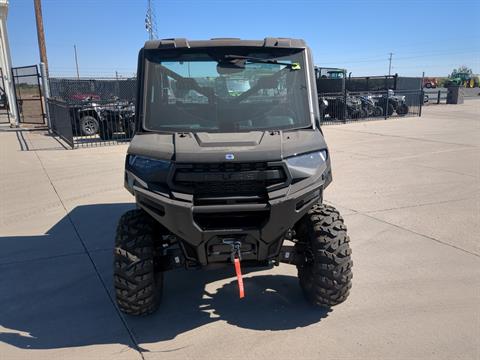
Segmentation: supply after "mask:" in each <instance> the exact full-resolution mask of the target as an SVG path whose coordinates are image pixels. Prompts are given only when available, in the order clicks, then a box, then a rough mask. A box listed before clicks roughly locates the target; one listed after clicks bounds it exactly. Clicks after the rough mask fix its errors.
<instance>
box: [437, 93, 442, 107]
mask: <svg viewBox="0 0 480 360" xmlns="http://www.w3.org/2000/svg"><path fill="white" fill-rule="evenodd" d="M440 96H441V90H438V94H437V105H438V104H440Z"/></svg>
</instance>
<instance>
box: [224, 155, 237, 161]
mask: <svg viewBox="0 0 480 360" xmlns="http://www.w3.org/2000/svg"><path fill="white" fill-rule="evenodd" d="M234 159H235V155H233V154H225V160H234Z"/></svg>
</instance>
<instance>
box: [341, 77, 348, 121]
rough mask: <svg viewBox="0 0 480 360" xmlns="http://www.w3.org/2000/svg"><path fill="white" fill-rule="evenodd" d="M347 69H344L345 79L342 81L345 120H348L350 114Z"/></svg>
mask: <svg viewBox="0 0 480 360" xmlns="http://www.w3.org/2000/svg"><path fill="white" fill-rule="evenodd" d="M345 75H346V71H345V70H344V71H343V81H342V86H343V114H342V115H343V122H344V123H346V122H347V115H348V110H347V84H346V79H345Z"/></svg>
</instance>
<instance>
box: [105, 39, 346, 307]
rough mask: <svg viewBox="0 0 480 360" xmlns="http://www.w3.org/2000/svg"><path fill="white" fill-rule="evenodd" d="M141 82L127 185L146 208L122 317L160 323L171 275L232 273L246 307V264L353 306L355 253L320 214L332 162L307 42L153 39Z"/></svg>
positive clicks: (117, 262)
mask: <svg viewBox="0 0 480 360" xmlns="http://www.w3.org/2000/svg"><path fill="white" fill-rule="evenodd" d="M137 71H138V72H137V74H138V93H137V107H136V118H137V119H138V121H137V122H136V134H135V136H134V138H133V139H132V141H131V144H130V146H129V148H128V152H127V157H126V162H125V187H126V188H127V190H128V191H130V192H131V193H132V194H133V195H134V196H135V200H136V204H137V207H138V208H137V209H135V210H130V211H128V212H126V213H125V214H124V215H123V216H122V217H121V218H120V220H119V224H118V228H117V233H116V240H115V250H114V286H115V292H116V300H117V303H118V306H119V308H120V310H122V311H123V312H125V313H127V314H132V315H145V314H149V313H151V312H153V311H154V310H155V309H156V308H157V307H158V305H159V301H160V294H161V288H162V285H163V273H164V272H165V271H167V270H170V269H174V268H179V267H180V268H187V269H196V268H200V267H217V266H232V267H233V268H234V269H235V273H236V275H237V278H238V285H239V290H240V297H243V296H244V289H243V281H242V274H241V269H242V267H248V266H254V267H271V266H274V265H279V263H288V264H292V265H295V266H296V267H297V268H298V277H299V282H300V286H301V288H302V289H303V291H304V293H305V295H306V298H307V299H308V300H309V301H310V302H311V303H313V304H315V305H318V306H324V307H329V306H332V305H336V304H339V303H341V302H343V301H344V300H345V299H346V298H347V296H348V294H349V290H350V287H351V279H352V272H351V267H352V261H351V255H350V254H351V250H350V247H349V237H348V235H347V230H346V227H345V225H344V221H343V219H342V217H341V216H340V214H339V212H338V211H337V210H336V209H335V208H333V207H332V206H330V205H325V204H322V200H323V193H324V190H325V188H326V187H327V186H328V185H329V184H330V182H331V180H332V173H331V167H330V153H329V151H328V148H327V145H326V143H325V139H324V137H323V134H322V131H321V129H320V126H319V121H320V117H319V108H318V101H317V92H316V85H315V74H314V67H313V59H312V56H311V53H310V50H309V48H308V47H307V46H306V44H305V43H304V41H303V40H295V39H286V38H266V39H264V40H240V39H231V38H222V39H212V40H196V41H188V40H186V39H179V38H176V39H167V40H156V41H149V42H147V43H146V44H145V46H144V48H142V49H141V50H140V53H139V60H138V70H137ZM232 79H234V81H233V83H235V84H236V85H239V84H241V86H235V88H234V89H233V90H232V87H231V84H232V81H231V80H232ZM246 281H254V279H248V280H246ZM247 295H248V294H247Z"/></svg>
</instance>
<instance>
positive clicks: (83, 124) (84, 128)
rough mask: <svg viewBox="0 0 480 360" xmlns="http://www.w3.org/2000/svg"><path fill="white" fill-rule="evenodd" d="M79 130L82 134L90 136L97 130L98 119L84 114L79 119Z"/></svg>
mask: <svg viewBox="0 0 480 360" xmlns="http://www.w3.org/2000/svg"><path fill="white" fill-rule="evenodd" d="M79 125H80V131H81V134H82V135H85V136H92V135H95V134H96V133H97V132H98V127H99V126H98V120H97V119H95V118H94V117H93V116H90V115H85V116H82V117H81V118H80V120H79Z"/></svg>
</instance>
